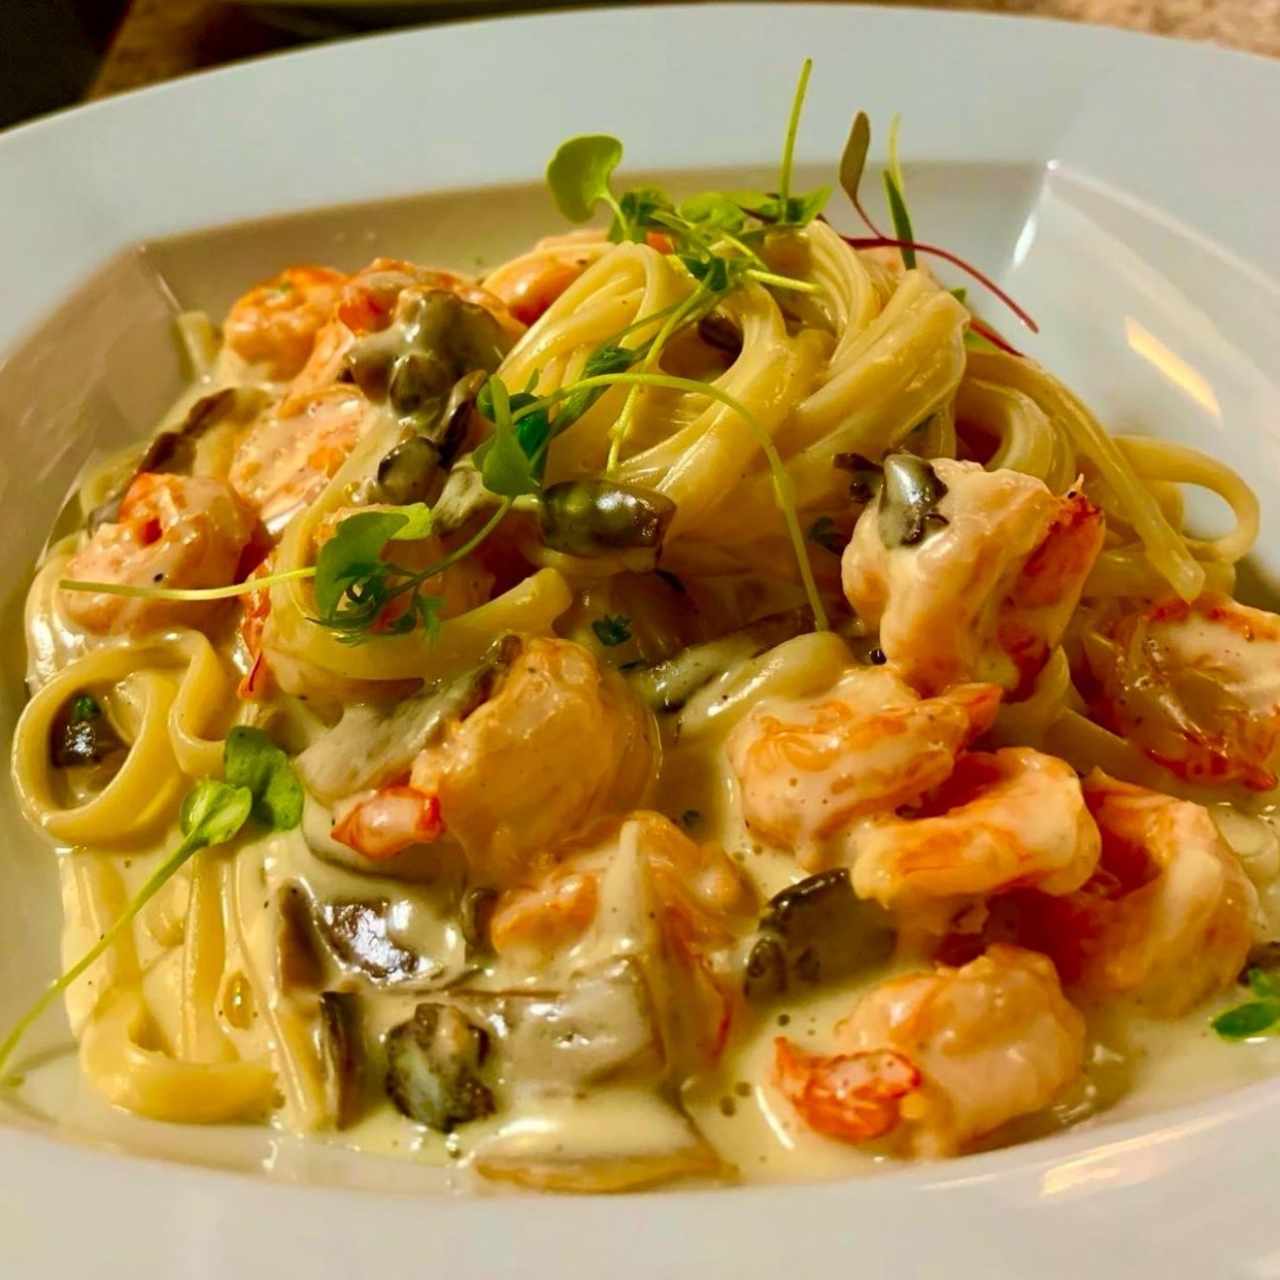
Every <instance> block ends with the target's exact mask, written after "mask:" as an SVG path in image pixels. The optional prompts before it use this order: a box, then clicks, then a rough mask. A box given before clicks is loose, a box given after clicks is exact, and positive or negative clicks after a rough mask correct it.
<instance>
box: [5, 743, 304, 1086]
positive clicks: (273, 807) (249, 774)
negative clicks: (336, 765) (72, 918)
mask: <svg viewBox="0 0 1280 1280" xmlns="http://www.w3.org/2000/svg"><path fill="white" fill-rule="evenodd" d="M223 773H224V779H223V780H218V779H216V778H202V779H201V780H200V781H199V782H197V783H196V785H195V786H194V787H193V788H192V789H191V791H190V792H188V794H187V797H186V799H185V800H184V801H183V802H182V809H181V812H180V814H179V824H180V827H181V830H182V839H181V841H180V842H179V843H178V845H177V847H176V848H175V849H174V850H173V852H172V853H170V854H169V856H168V857H167V858H165V860H164V861H163V862H162V863H161V864H160V865H159V866H158V867H157V868H156V869H155V871H153V872H152V873H151V875H150V876H148V877H147V880H146V882H145V883H144V884H143V886H142V888H140V889H139V890H138V892H137V893H136V894H134V896H133V898H132V899H131V900H130V901H129V904H128V905H127V906H126V907H125V909H124V910H123V911H122V912H121V913H120V915H119V916H117V917H116V919H115V920H114V921H112V923H111V925H110V926H109V927H108V928H107V929H106V930H105V932H103V934H102V935H101V937H99V938H98V940H97V942H95V943H94V944H93V946H92V947H90V948H89V950H88V951H87V952H85V954H84V955H83V956H81V957H80V959H79V960H77V961H76V963H75V964H73V965H72V966H71V968H70V969H68V970H67V971H66V972H65V973H63V974H62V975H61V976H59V977H58V978H56V979H55V980H54V981H53V982H51V983H50V984H49V986H47V987H46V988H45V990H44V991H43V992H42V993H41V995H40V997H39V998H38V999H37V1000H36V1001H35V1003H34V1004H32V1006H31V1007H30V1008H29V1009H28V1010H27V1011H26V1013H24V1014H23V1015H22V1017H20V1018H19V1019H18V1021H17V1022H16V1023H15V1024H14V1026H13V1029H12V1030H11V1031H10V1032H9V1034H8V1035H7V1036H6V1037H5V1038H4V1041H3V1042H0V1081H3V1083H4V1084H6V1085H14V1084H18V1083H20V1082H21V1081H20V1079H14V1078H12V1077H4V1076H3V1070H4V1065H5V1063H6V1062H7V1061H8V1060H9V1058H10V1057H11V1056H12V1055H13V1052H14V1050H15V1049H16V1048H17V1047H18V1044H19V1042H20V1041H21V1040H22V1037H23V1036H24V1035H26V1033H27V1032H28V1031H29V1030H30V1029H31V1027H32V1026H33V1025H34V1024H35V1022H36V1020H37V1019H38V1018H39V1017H40V1015H41V1014H42V1013H44V1011H45V1010H46V1009H47V1008H48V1007H49V1006H50V1005H51V1004H52V1003H53V1002H54V1001H55V1000H56V999H57V998H58V997H59V996H60V995H62V993H63V992H64V991H66V990H67V988H68V987H70V986H71V984H72V983H73V982H75V981H76V979H77V978H79V977H80V976H81V975H82V974H84V973H85V971H86V970H88V969H89V968H90V967H91V966H92V965H93V964H94V962H95V961H97V960H98V959H99V958H100V957H101V956H102V955H103V954H105V952H106V951H107V949H108V948H109V947H111V946H112V945H113V944H114V943H115V942H116V940H117V939H118V938H119V937H120V936H121V934H123V933H124V931H125V930H126V929H127V928H128V927H129V926H130V925H131V924H132V923H133V921H134V920H135V919H136V918H137V915H138V913H139V912H140V911H141V910H142V909H143V907H145V906H146V905H147V903H148V902H150V901H151V899H152V898H154V897H155V896H156V894H157V893H159V892H160V890H161V889H162V888H164V886H165V885H166V884H167V883H168V882H169V881H170V880H171V879H172V878H173V876H174V875H175V874H176V873H177V872H178V871H179V870H180V869H181V868H182V866H183V865H184V864H185V863H186V862H187V861H188V860H189V859H190V858H191V857H192V856H193V855H194V854H196V853H198V852H200V850H202V849H208V848H211V847H213V846H214V845H221V844H228V843H229V842H230V841H232V840H234V839H235V837H236V836H237V835H239V833H240V829H241V828H242V827H243V826H244V824H245V823H246V822H247V821H248V820H249V819H250V817H252V818H253V819H254V820H255V821H256V822H259V823H261V824H262V825H263V826H264V827H266V828H267V829H268V830H271V831H288V830H291V829H292V828H293V827H296V826H297V825H298V823H299V822H300V821H301V820H302V803H303V794H302V784H301V783H300V782H299V781H298V778H297V775H296V774H295V773H294V772H293V767H292V766H291V765H290V763H289V760H288V757H287V756H286V755H285V753H284V752H283V751H282V750H281V749H280V748H279V747H277V746H276V745H275V743H273V742H272V741H271V739H270V738H268V737H267V735H266V734H265V733H263V732H262V730H261V729H253V728H249V727H247V726H240V727H238V728H235V729H232V731H231V732H230V733H229V734H228V735H227V741H226V745H225V746H224V748H223Z"/></svg>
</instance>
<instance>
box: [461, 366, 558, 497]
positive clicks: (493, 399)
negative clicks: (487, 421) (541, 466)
mask: <svg viewBox="0 0 1280 1280" xmlns="http://www.w3.org/2000/svg"><path fill="white" fill-rule="evenodd" d="M485 386H486V387H487V388H488V391H489V394H488V397H487V403H488V406H489V408H490V411H491V412H492V414H493V432H492V433H491V434H490V436H489V438H488V439H487V440H486V441H485V442H484V443H483V444H482V445H481V446H480V447H479V448H478V449H477V450H476V451H475V454H474V458H475V463H476V466H477V467H478V468H479V469H480V476H481V478H482V479H483V480H484V486H485V488H486V489H488V490H489V492H490V493H496V494H498V495H499V496H500V497H503V498H519V497H522V496H523V495H524V494H526V493H537V492H538V490H539V489H540V488H541V487H542V486H541V482H540V481H539V479H538V474H537V472H536V471H535V470H534V467H533V462H532V460H531V459H530V457H529V455H528V454H527V453H526V452H525V450H524V448H523V447H522V445H521V442H520V438H519V436H518V435H517V434H516V428H515V423H514V422H513V421H512V416H511V398H510V396H509V394H508V392H507V388H506V386H505V385H504V384H503V381H502V379H501V378H490V379H489V381H488V382H486V383H485Z"/></svg>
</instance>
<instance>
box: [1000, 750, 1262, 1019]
mask: <svg viewBox="0 0 1280 1280" xmlns="http://www.w3.org/2000/svg"><path fill="white" fill-rule="evenodd" d="M1084 796H1085V800H1086V801H1087V803H1088V805H1089V808H1090V810H1091V812H1092V813H1093V816H1094V818H1095V819H1096V821H1097V824H1098V827H1099V830H1100V831H1101V832H1102V861H1101V865H1100V866H1099V869H1098V872H1097V874H1096V875H1095V876H1094V877H1093V878H1092V879H1091V880H1090V881H1089V882H1088V883H1087V884H1085V885H1084V887H1083V888H1082V889H1081V890H1080V891H1079V892H1078V893H1074V894H1072V895H1070V896H1069V897H1067V898H1063V899H1059V900H1048V899H1043V898H1040V897H1039V896H1038V895H1028V897H1027V899H1026V900H1025V901H1023V902H1020V903H1019V916H1020V922H1019V932H1018V937H1019V940H1020V941H1024V942H1026V943H1027V945H1029V946H1034V947H1036V948H1037V949H1038V950H1043V951H1046V952H1048V954H1049V955H1051V956H1052V957H1053V959H1054V961H1055V962H1056V963H1057V965H1058V969H1059V971H1060V972H1061V974H1062V977H1063V981H1064V982H1065V983H1066V984H1067V986H1068V987H1069V988H1071V989H1073V990H1079V991H1080V992H1081V994H1083V995H1085V996H1087V997H1089V998H1091V999H1095V1000H1103V999H1108V998H1115V997H1119V996H1127V997H1132V998H1134V999H1135V1000H1137V1001H1138V1002H1139V1003H1140V1004H1142V1005H1144V1006H1146V1007H1147V1008H1148V1009H1149V1010H1150V1011H1151V1012H1153V1013H1156V1014H1159V1015H1162V1016H1169V1017H1173V1016H1176V1015H1177V1014H1180V1013H1184V1012H1186V1010H1188V1009H1190V1008H1192V1007H1193V1006H1194V1005H1196V1004H1198V1003H1199V1002H1200V1001H1201V1000H1202V999H1204V998H1206V997H1207V996H1209V995H1212V994H1213V993H1214V992H1215V991H1220V990H1222V989H1223V988H1225V987H1228V986H1230V985H1231V983H1232V982H1233V981H1235V978H1236V976H1237V975H1238V974H1239V972H1240V969H1241V967H1242V966H1243V964H1244V962H1245V957H1246V956H1247V955H1248V952H1249V948H1250V946H1251V945H1252V943H1253V940H1254V932H1255V930H1254V921H1255V919H1256V917H1257V913H1258V896H1257V892H1256V891H1255V889H1254V887H1253V885H1252V884H1251V883H1250V881H1249V878H1248V877H1247V876H1246V875H1245V873H1244V871H1243V869H1242V868H1241V866H1240V863H1239V860H1238V859H1237V858H1236V856H1235V854H1233V853H1232V852H1231V850H1230V848H1229V847H1228V846H1227V844H1226V843H1225V842H1224V841H1223V839H1222V837H1221V836H1220V835H1219V833H1218V829H1217V827H1216V825H1215V824H1214V821H1213V819H1212V817H1211V816H1210V815H1209V811H1208V810H1207V809H1205V808H1204V807H1203V806H1202V805H1198V804H1192V803H1190V802H1189V801H1186V800H1175V799H1173V798H1171V797H1170V796H1164V795H1160V794H1159V792H1156V791H1148V790H1146V789H1145V788H1144V787H1135V786H1131V785H1130V784H1129V783H1127V782H1117V781H1116V780H1115V779H1114V778H1109V777H1108V776H1107V775H1106V774H1105V773H1103V772H1102V771H1101V770H1094V772H1093V773H1092V774H1090V775H1089V777H1088V779H1087V780H1086V782H1085V786H1084Z"/></svg>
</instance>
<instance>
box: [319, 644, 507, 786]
mask: <svg viewBox="0 0 1280 1280" xmlns="http://www.w3.org/2000/svg"><path fill="white" fill-rule="evenodd" d="M519 652H520V640H519V638H518V637H516V636H504V637H502V638H500V639H499V640H497V641H495V642H494V644H493V645H492V646H491V647H490V649H489V652H488V653H487V654H486V655H485V657H484V658H483V660H482V661H481V662H480V663H479V664H477V665H476V666H475V667H472V668H471V669H470V670H469V671H466V672H464V673H463V674H462V675H460V676H457V677H456V678H455V679H453V680H449V681H446V682H445V683H443V684H438V685H435V686H433V687H432V688H430V689H427V690H424V691H423V692H422V693H420V694H418V695H416V696H415V697H412V698H406V699H405V700H404V701H403V702H400V703H397V704H396V705H395V706H394V707H392V708H390V709H385V708H383V707H378V706H374V705H371V704H368V703H357V704H353V705H351V706H349V707H347V709H346V710H345V711H344V713H343V716H342V719H341V720H340V721H339V722H338V724H337V725H336V726H335V727H334V728H333V729H331V730H330V731H329V732H328V733H326V734H325V735H324V736H323V737H322V738H320V739H319V740H318V741H317V742H315V743H313V744H312V745H311V746H310V747H308V748H307V749H306V751H304V752H302V754H301V755H300V756H298V758H297V760H296V761H295V762H294V763H295V767H296V769H297V771H298V773H299V775H300V776H301V778H302V781H303V782H304V783H305V784H306V787H307V789H308V790H309V791H310V792H311V793H312V794H313V795H315V796H316V797H318V798H319V799H321V800H324V801H326V802H329V803H332V802H333V801H335V800H338V799H341V798H342V797H344V796H349V795H354V794H355V793H356V792H357V791H362V790H364V789H365V788H367V787H372V786H377V785H378V784H379V783H381V782H384V781H385V780H386V779H387V778H390V777H395V776H397V775H398V774H401V773H403V772H404V771H405V770H407V769H408V767H409V765H410V764H411V763H412V761H413V759H414V757H415V756H416V755H418V753H419V752H420V751H421V750H422V749H423V748H424V747H426V746H428V745H429V744H430V743H432V742H434V741H435V740H436V739H437V738H438V736H439V735H440V733H441V732H442V731H443V730H444V728H445V726H446V725H447V724H448V723H449V722H450V721H451V720H465V719H466V718H467V716H469V715H470V714H471V713H472V712H473V711H474V710H475V709H476V708H477V707H479V706H481V705H482V704H483V703H484V702H485V701H487V699H488V698H489V696H490V695H491V694H492V692H493V688H494V685H495V683H496V682H497V680H498V678H499V677H500V676H501V675H502V673H503V672H504V671H506V669H507V668H508V667H509V666H510V665H511V664H512V663H513V662H514V661H515V659H516V657H517V656H518V655H519Z"/></svg>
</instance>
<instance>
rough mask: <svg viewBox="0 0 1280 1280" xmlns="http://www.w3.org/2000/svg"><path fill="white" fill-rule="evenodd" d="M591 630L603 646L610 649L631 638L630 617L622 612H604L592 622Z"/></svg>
mask: <svg viewBox="0 0 1280 1280" xmlns="http://www.w3.org/2000/svg"><path fill="white" fill-rule="evenodd" d="M591 630H592V631H594V632H595V633H596V639H597V640H599V641H600V643H601V644H602V645H604V646H605V648H607V649H612V648H614V647H615V646H616V645H620V644H626V643H627V641H628V640H630V639H631V619H630V618H628V617H625V616H624V615H623V614H609V613H606V614H605V615H604V616H603V617H600V618H596V619H595V620H594V621H593V622H592V624H591Z"/></svg>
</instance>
